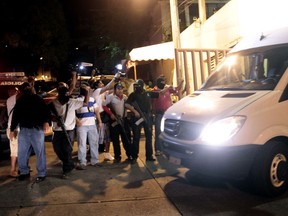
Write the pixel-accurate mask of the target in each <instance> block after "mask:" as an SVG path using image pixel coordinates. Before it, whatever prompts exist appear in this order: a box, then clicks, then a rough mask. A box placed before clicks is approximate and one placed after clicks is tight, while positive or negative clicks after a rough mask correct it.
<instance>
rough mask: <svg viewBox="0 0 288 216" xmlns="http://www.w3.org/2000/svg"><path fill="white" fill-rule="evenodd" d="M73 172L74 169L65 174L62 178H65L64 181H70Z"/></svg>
mask: <svg viewBox="0 0 288 216" xmlns="http://www.w3.org/2000/svg"><path fill="white" fill-rule="evenodd" d="M73 170H74V169H71V170H69V171H65V172H63V174H62V178H63V179H69V178H70V177H71V176H72V173H73Z"/></svg>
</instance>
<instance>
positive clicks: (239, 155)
mask: <svg viewBox="0 0 288 216" xmlns="http://www.w3.org/2000/svg"><path fill="white" fill-rule="evenodd" d="M160 138H161V136H160ZM162 145H163V153H164V155H165V156H166V157H167V158H168V159H169V161H170V162H172V163H175V164H178V165H182V166H184V167H187V168H189V169H191V170H193V171H195V172H197V173H199V174H203V175H207V176H214V177H223V178H227V179H236V180H242V179H245V178H247V177H248V175H249V172H250V170H251V166H252V164H253V161H254V158H255V156H256V154H257V152H258V150H259V148H260V146H261V145H242V146H229V147H227V146H224V147H222V146H207V145H205V146H203V145H184V144H180V143H173V142H169V141H167V140H162Z"/></svg>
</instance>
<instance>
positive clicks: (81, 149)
mask: <svg viewBox="0 0 288 216" xmlns="http://www.w3.org/2000/svg"><path fill="white" fill-rule="evenodd" d="M77 138H78V160H79V161H80V164H82V165H86V164H87V159H86V156H87V148H86V147H87V138H88V143H89V146H90V155H91V164H92V165H95V164H96V163H98V162H99V153H98V141H99V135H98V130H97V127H96V125H85V126H80V127H77Z"/></svg>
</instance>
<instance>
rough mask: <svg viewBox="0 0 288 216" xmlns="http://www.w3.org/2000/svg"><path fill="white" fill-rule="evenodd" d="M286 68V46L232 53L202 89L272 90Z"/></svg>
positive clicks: (287, 49) (287, 54)
mask: <svg viewBox="0 0 288 216" xmlns="http://www.w3.org/2000/svg"><path fill="white" fill-rule="evenodd" d="M254 51H255V50H254ZM258 51H259V50H258ZM287 66H288V46H286V47H283V46H281V48H279V47H278V48H275V47H274V48H271V47H270V48H264V49H262V50H261V51H260V52H251V51H250V52H249V51H248V52H247V51H246V52H238V53H233V54H231V55H229V56H227V57H226V58H225V60H224V61H223V62H222V63H221V64H220V65H219V66H218V67H217V69H216V71H215V72H214V73H212V74H211V75H210V77H209V78H208V79H207V81H206V82H205V83H204V84H203V86H202V88H201V90H273V89H274V88H275V86H276V85H277V83H278V82H279V80H280V78H281V77H282V75H283V73H284V72H285V70H286V68H287Z"/></svg>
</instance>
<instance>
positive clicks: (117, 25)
mask: <svg viewBox="0 0 288 216" xmlns="http://www.w3.org/2000/svg"><path fill="white" fill-rule="evenodd" d="M155 4H157V0H49V1H47V0H25V1H23V0H1V2H0V25H1V29H0V39H1V41H0V45H1V47H0V71H7V70H9V71H24V72H26V73H28V74H32V75H33V74H35V73H36V71H37V69H38V68H39V64H42V66H43V67H45V68H47V69H50V70H51V71H52V72H54V73H56V74H59V73H61V71H63V70H65V68H66V67H67V65H68V64H69V63H71V62H72V63H75V62H76V61H93V62H94V63H96V64H98V65H96V66H97V67H100V68H101V69H103V70H106V71H109V70H110V69H111V68H109V67H112V65H113V64H114V63H115V62H116V60H117V59H119V60H120V59H121V58H123V57H124V53H126V54H127V53H128V52H129V51H131V49H133V48H134V47H139V46H143V44H145V43H147V40H148V35H149V33H150V31H151V19H152V18H151V10H152V8H153V7H154V6H155ZM76 48H78V49H77V52H76V51H75V50H76ZM40 57H43V59H44V60H43V61H39V59H40ZM109 60H110V62H109Z"/></svg>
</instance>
